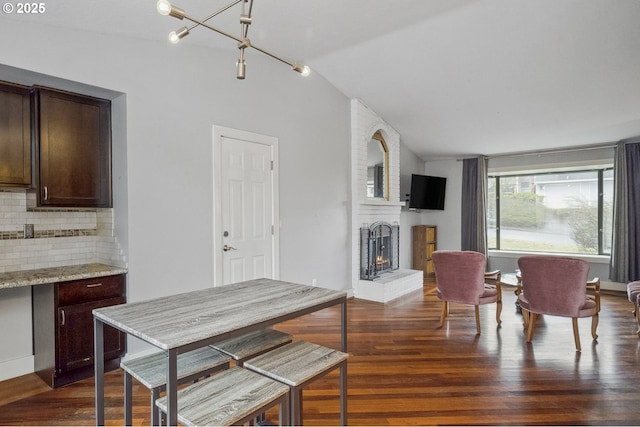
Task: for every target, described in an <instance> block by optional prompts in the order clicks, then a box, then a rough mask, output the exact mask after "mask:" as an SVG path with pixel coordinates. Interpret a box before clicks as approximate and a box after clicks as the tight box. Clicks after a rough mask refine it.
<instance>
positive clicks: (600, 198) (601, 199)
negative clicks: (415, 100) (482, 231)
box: [486, 165, 614, 256]
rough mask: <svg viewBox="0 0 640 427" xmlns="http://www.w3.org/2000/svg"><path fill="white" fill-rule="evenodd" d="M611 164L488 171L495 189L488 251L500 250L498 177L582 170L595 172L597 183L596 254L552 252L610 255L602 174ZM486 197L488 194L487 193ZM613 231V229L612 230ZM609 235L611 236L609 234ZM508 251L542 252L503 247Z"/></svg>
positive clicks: (566, 253)
mask: <svg viewBox="0 0 640 427" xmlns="http://www.w3.org/2000/svg"><path fill="white" fill-rule="evenodd" d="M613 169H614V168H613V165H606V166H605V165H603V166H598V167H593V166H592V167H584V168H575V167H567V168H562V167H558V168H547V169H545V170H529V171H520V172H518V171H513V172H493V173H491V172H489V174H488V178H487V179H488V181H491V180H492V179H493V180H494V186H493V188H494V190H495V224H496V226H495V237H496V244H495V247H491V246H489V247H488V248H487V249H488V250H490V251H502V250H503V249H501V248H500V237H501V228H502V227H501V226H500V223H501V221H500V216H501V210H500V194H501V193H500V179H501V178H516V177H524V176H526V177H532V176H539V175H556V174H562V173H584V172H597V183H598V190H597V192H598V201H597V204H598V206H597V211H598V226H597V227H598V252H597V254H586V253H581V252H553V253H554V254H561V255H562V254H564V255H570V256H611V251H610V249H609V251H608V252H605V245H604V212H605V211H604V174H605V171H609V170H610V171H613ZM488 188H490V186H489V182H487V189H488ZM487 197H488V194H487ZM487 202H488V203H487V217H489V215H488V214H489V209H490V206H491V202H489V200H487ZM486 230H487V231H486V233H487V235H486V239H487V243H488V242H489V241H490V240H489V227H487V228H486ZM612 232H613V231H612ZM609 237H611V236H609ZM505 250H508V251H510V252H531V253H542V252H543V251H536V250H515V249H505Z"/></svg>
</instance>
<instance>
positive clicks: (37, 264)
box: [0, 190, 127, 273]
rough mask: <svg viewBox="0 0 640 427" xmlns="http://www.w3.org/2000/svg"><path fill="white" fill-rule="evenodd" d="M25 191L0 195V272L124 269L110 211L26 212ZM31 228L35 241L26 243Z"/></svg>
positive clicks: (27, 195) (49, 210)
mask: <svg viewBox="0 0 640 427" xmlns="http://www.w3.org/2000/svg"><path fill="white" fill-rule="evenodd" d="M30 196H31V195H29V194H28V193H27V192H26V191H24V190H22V191H3V190H0V273H3V272H9V271H19V270H30V269H34V268H45V267H60V266H64V265H77V264H86V263H93V262H100V263H104V264H110V265H115V266H118V267H127V265H126V264H127V262H126V259H125V257H124V254H123V251H122V248H121V247H120V245H119V243H118V239H117V237H116V236H115V235H114V231H113V209H90V210H87V209H63V210H57V209H47V210H37V211H35V210H27V198H28V197H30ZM25 224H33V238H25Z"/></svg>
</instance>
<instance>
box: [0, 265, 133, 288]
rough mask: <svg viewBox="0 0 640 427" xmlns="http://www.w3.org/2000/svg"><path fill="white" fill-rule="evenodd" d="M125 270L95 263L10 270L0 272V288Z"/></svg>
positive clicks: (76, 278) (90, 276) (102, 274)
mask: <svg viewBox="0 0 640 427" xmlns="http://www.w3.org/2000/svg"><path fill="white" fill-rule="evenodd" d="M126 272H127V269H126V268H121V267H114V266H111V265H106V264H97V263H96V264H80V265H69V266H65V267H50V268H38V269H35V270H23V271H12V272H9V273H0V289H8V288H19V287H22V286H34V285H42V284H45V283H54V282H66V281H69V280H78V279H89V278H92V277H102V276H113V275H116V274H123V273H126Z"/></svg>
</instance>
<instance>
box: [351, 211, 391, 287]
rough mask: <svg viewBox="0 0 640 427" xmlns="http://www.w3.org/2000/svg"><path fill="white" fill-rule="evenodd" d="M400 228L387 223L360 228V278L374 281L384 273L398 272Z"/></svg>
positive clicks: (377, 223)
mask: <svg viewBox="0 0 640 427" xmlns="http://www.w3.org/2000/svg"><path fill="white" fill-rule="evenodd" d="M399 231H400V226H399V225H398V224H394V225H391V224H389V223H386V222H376V223H374V224H372V225H371V226H368V225H367V224H365V225H364V226H363V227H362V228H360V278H361V279H363V280H374V279H376V278H377V277H378V276H380V275H381V274H382V273H385V272H387V271H392V270H397V269H398V267H399V264H398V253H399V241H400V232H399Z"/></svg>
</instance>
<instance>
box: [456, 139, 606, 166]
mask: <svg viewBox="0 0 640 427" xmlns="http://www.w3.org/2000/svg"><path fill="white" fill-rule="evenodd" d="M616 147H617V144H616V143H612V142H609V143H606V144H597V145H582V146H576V147H567V148H558V149H556V150H543V151H521V152H512V153H500V154H494V155H489V156H485V157H486V158H487V159H498V158H502V157H525V156H539V155H547V154H560V153H571V152H574V151H589V150H601V149H603V148H616ZM481 155H482V154H479V155H478V156H481ZM478 156H475V157H463V158H461V159H456V160H457V161H458V162H462V161H464V160H466V159H475V158H477V157H478Z"/></svg>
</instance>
